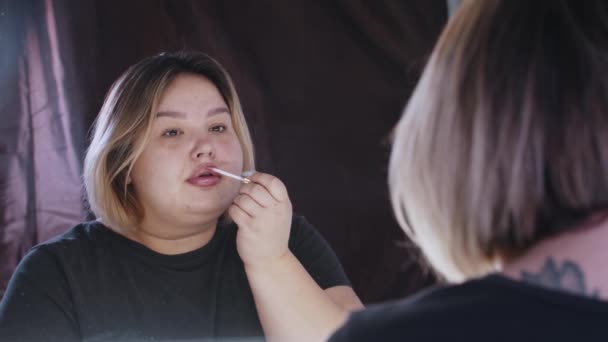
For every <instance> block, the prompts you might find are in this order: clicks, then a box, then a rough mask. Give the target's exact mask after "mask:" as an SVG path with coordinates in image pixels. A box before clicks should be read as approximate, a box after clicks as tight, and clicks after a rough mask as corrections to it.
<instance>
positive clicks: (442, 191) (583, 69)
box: [389, 0, 608, 281]
mask: <svg viewBox="0 0 608 342" xmlns="http://www.w3.org/2000/svg"><path fill="white" fill-rule="evenodd" d="M606 18H608V2H607V1H603V0H589V1H578V0H550V1H549V0H548V1H537V0H531V1H513V0H470V1H464V3H462V4H461V6H460V8H459V10H458V11H457V12H456V13H455V15H454V17H453V18H451V20H450V22H449V23H448V25H447V27H446V28H445V30H444V31H443V33H442V35H441V37H440V39H439V41H438V43H437V46H436V47H435V49H434V51H433V54H432V56H431V58H430V60H429V63H428V64H427V66H426V68H425V70H424V72H423V75H422V78H421V80H420V82H419V84H418V85H417V87H416V89H415V91H414V93H413V95H412V97H411V99H410V101H409V103H408V105H407V107H406V110H405V112H404V114H403V116H402V118H401V120H400V121H399V123H398V124H397V126H396V127H395V130H394V141H393V150H392V153H391V158H390V166H389V185H390V191H391V201H392V204H393V209H394V212H395V214H396V217H397V219H398V221H399V223H400V225H401V226H402V227H403V228H404V230H405V231H406V233H407V234H408V235H409V236H410V237H411V238H412V240H413V241H414V242H415V243H416V244H417V245H418V246H419V247H420V248H421V250H422V252H423V254H424V255H425V256H426V258H427V259H428V261H429V262H430V264H431V265H432V266H433V267H434V268H435V269H436V270H437V271H438V272H439V273H440V274H441V275H442V276H443V277H445V278H446V279H448V280H450V281H462V280H465V279H467V278H470V277H475V276H479V275H483V274H485V273H487V272H490V271H492V270H495V269H496V268H499V267H500V265H501V264H503V263H504V262H505V261H507V260H509V259H510V258H513V257H516V256H518V255H520V254H521V253H523V252H524V251H526V250H527V249H528V248H530V246H532V245H534V244H536V243H538V242H539V241H540V240H542V239H545V238H547V237H550V236H553V235H555V234H559V233H561V232H564V231H567V230H571V229H575V228H576V227H577V226H579V225H580V224H581V223H582V222H584V221H585V220H587V219H588V218H589V217H590V216H591V215H592V214H594V213H596V212H598V211H600V210H603V209H605V208H606V207H608V21H606Z"/></svg>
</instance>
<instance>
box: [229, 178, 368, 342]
mask: <svg viewBox="0 0 608 342" xmlns="http://www.w3.org/2000/svg"><path fill="white" fill-rule="evenodd" d="M250 178H251V180H252V181H253V182H252V183H250V184H247V185H244V186H243V187H242V189H241V192H240V194H239V196H238V197H237V198H236V199H235V201H234V204H233V206H232V207H231V208H230V209H229V213H230V215H231V217H232V218H233V219H234V221H235V222H236V223H237V225H238V226H239V231H238V234H237V249H238V251H239V255H240V256H241V259H242V260H243V263H244V265H245V271H246V273H247V277H248V279H249V283H250V286H251V289H252V292H253V296H254V299H255V303H256V307H257V311H258V315H259V317H260V321H261V323H262V327H263V328H264V332H265V334H266V337H267V338H268V339H269V340H270V341H319V340H324V339H326V338H327V337H328V336H329V335H330V334H331V333H332V332H333V331H334V330H335V329H337V328H338V327H339V326H340V325H341V324H342V323H343V322H344V321H345V319H346V317H347V316H348V313H349V311H350V310H352V309H358V308H361V307H362V305H361V302H360V301H359V299H358V298H357V296H356V295H355V293H354V292H353V291H352V289H351V288H350V287H349V286H334V287H330V288H328V289H326V290H323V289H322V288H321V287H320V286H319V285H318V284H317V282H315V280H314V279H313V278H312V277H311V276H310V274H309V273H308V272H307V270H306V269H305V268H304V266H303V265H302V264H301V263H300V261H299V260H298V259H297V258H296V257H295V256H294V254H293V253H292V252H291V251H290V250H289V248H288V240H289V235H290V227H291V221H292V207H291V202H290V200H289V197H288V195H287V190H286V189H285V186H284V185H283V183H282V182H281V181H280V180H278V179H277V178H275V177H273V176H271V175H267V174H262V173H256V174H254V175H253V176H252V177H250Z"/></svg>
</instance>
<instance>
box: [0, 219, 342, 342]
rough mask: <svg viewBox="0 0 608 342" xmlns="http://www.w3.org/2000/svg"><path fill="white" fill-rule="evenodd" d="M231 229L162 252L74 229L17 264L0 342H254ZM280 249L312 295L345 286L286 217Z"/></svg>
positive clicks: (304, 228) (327, 256)
mask: <svg viewBox="0 0 608 342" xmlns="http://www.w3.org/2000/svg"><path fill="white" fill-rule="evenodd" d="M236 231H237V227H236V225H235V224H224V225H220V226H218V229H217V230H216V233H215V234H214V236H213V238H212V239H211V240H210V241H209V243H208V244H207V245H205V246H204V247H202V248H199V249H197V250H194V251H192V252H188V253H185V254H179V255H163V254H159V253H156V252H154V251H152V250H150V249H148V248H147V247H145V246H143V245H141V244H139V243H137V242H135V241H132V240H130V239H127V238H125V237H123V236H122V235H119V234H117V233H115V232H114V231H112V230H110V229H109V228H107V227H105V226H103V225H102V224H101V223H99V222H96V221H93V222H87V223H83V224H79V225H77V226H75V227H74V228H72V229H71V230H70V231H68V232H67V233H65V234H63V235H62V236H59V237H57V238H55V239H53V240H51V241H49V242H47V243H44V244H41V245H39V246H36V247H34V248H33V249H32V250H31V251H30V252H29V253H28V254H27V255H26V256H25V258H24V259H23V260H22V261H21V263H20V264H19V266H18V267H17V269H16V270H15V273H14V274H13V277H12V279H11V281H10V283H9V286H8V288H7V291H6V293H5V296H4V298H3V301H2V302H1V303H0V341H72V340H86V341H106V340H107V341H167V340H169V341H186V340H187V341H201V340H221V341H235V340H238V341H250V340H256V341H257V340H262V339H263V338H262V336H263V331H262V328H261V325H260V322H259V319H258V315H257V311H256V308H255V303H254V300H253V295H252V293H251V289H250V287H249V282H248V280H247V276H246V274H245V270H244V268H243V264H242V261H241V259H240V257H239V255H238V252H237V250H236ZM289 248H290V250H291V251H292V253H293V254H294V255H295V256H296V257H297V258H298V259H299V260H300V262H301V263H302V265H303V266H304V267H305V268H306V270H307V271H308V272H309V273H310V275H311V276H312V277H313V279H315V281H316V282H317V283H318V284H319V286H320V287H321V288H324V289H325V288H329V287H333V286H338V285H349V286H350V284H349V282H348V280H347V278H346V275H345V274H344V271H343V270H342V267H341V266H340V264H339V262H338V259H337V258H336V256H335V254H334V253H333V251H332V250H331V248H330V247H329V246H328V244H327V243H326V242H325V240H323V238H322V237H321V236H320V235H319V234H318V233H317V232H316V230H315V229H314V228H313V227H312V226H311V225H310V223H308V222H307V221H306V220H305V219H304V218H303V217H300V216H295V215H294V219H293V222H292V229H291V236H290V240H289ZM285 305H289V303H285Z"/></svg>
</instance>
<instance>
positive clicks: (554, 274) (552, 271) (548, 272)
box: [521, 257, 600, 299]
mask: <svg viewBox="0 0 608 342" xmlns="http://www.w3.org/2000/svg"><path fill="white" fill-rule="evenodd" d="M521 278H522V280H523V281H524V282H526V283H530V284H535V285H540V286H544V287H549V288H553V289H557V290H562V291H567V292H571V293H574V294H578V295H582V296H588V297H591V298H596V299H599V297H600V292H599V290H594V291H591V289H590V288H589V289H588V288H587V284H586V283H585V274H584V272H583V270H582V268H581V267H580V266H579V265H578V264H577V263H575V262H574V261H572V260H565V261H564V262H563V263H562V264H561V266H559V267H558V265H557V263H556V262H555V260H554V259H553V257H549V258H547V261H546V262H545V265H544V266H543V268H542V269H541V270H540V271H539V272H536V273H535V272H527V271H522V272H521Z"/></svg>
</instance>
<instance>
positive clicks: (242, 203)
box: [234, 194, 263, 217]
mask: <svg viewBox="0 0 608 342" xmlns="http://www.w3.org/2000/svg"><path fill="white" fill-rule="evenodd" d="M234 204H236V205H237V206H238V207H239V208H241V209H242V210H243V211H245V212H246V213H247V214H248V215H249V216H251V217H255V214H256V213H257V212H258V211H259V210H261V209H262V208H263V207H262V205H260V204H259V203H258V202H256V201H255V200H254V199H253V198H252V197H251V196H249V195H247V194H242V195H238V196H236V198H235V199H234Z"/></svg>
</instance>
